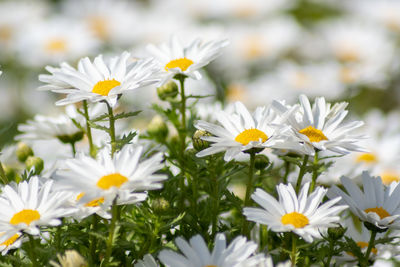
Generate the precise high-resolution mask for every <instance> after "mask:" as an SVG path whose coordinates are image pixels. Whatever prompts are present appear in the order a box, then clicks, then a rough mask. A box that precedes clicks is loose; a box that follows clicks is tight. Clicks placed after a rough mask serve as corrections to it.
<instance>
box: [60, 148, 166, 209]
mask: <svg viewBox="0 0 400 267" xmlns="http://www.w3.org/2000/svg"><path fill="white" fill-rule="evenodd" d="M110 154H111V153H110V148H109V147H108V146H107V147H105V148H103V149H102V150H100V151H99V152H98V154H97V160H96V159H93V158H91V157H89V156H85V155H83V154H80V155H78V156H77V158H75V159H68V160H66V161H65V162H64V165H65V168H66V169H63V170H60V171H58V172H57V180H58V186H59V188H60V189H64V190H68V191H72V192H75V193H78V194H80V193H82V194H83V195H82V196H81V198H80V201H81V203H85V204H86V205H90V204H89V203H94V202H93V201H95V203H96V204H97V205H99V204H100V205H101V206H102V207H104V208H105V209H106V208H107V207H109V206H110V205H111V204H112V201H113V200H114V199H115V197H116V196H118V199H117V203H118V204H128V203H136V202H139V201H143V200H145V199H146V197H147V194H146V193H139V192H143V191H144V190H154V189H159V188H161V187H162V184H161V183H160V182H161V181H163V180H165V179H166V178H167V177H166V176H165V175H163V174H156V173H155V172H157V171H158V170H160V169H161V168H162V167H163V164H162V163H161V161H162V154H161V153H158V154H156V155H154V156H152V157H150V158H148V159H145V160H142V161H140V157H141V156H142V154H143V147H142V146H139V147H134V146H133V145H126V146H124V147H123V148H122V150H120V151H118V152H116V153H115V154H114V158H112V157H111V155H110ZM97 205H96V206H97ZM91 206H93V205H91Z"/></svg>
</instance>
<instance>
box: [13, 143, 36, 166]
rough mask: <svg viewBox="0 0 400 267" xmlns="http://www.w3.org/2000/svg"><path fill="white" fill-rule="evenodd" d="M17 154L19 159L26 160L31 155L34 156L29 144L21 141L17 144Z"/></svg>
mask: <svg viewBox="0 0 400 267" xmlns="http://www.w3.org/2000/svg"><path fill="white" fill-rule="evenodd" d="M16 154H17V158H18V160H19V161H21V162H25V160H26V159H27V158H28V157H29V156H33V150H32V148H30V147H29V146H28V145H27V144H25V143H23V142H19V143H18V144H17V150H16Z"/></svg>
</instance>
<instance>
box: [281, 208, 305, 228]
mask: <svg viewBox="0 0 400 267" xmlns="http://www.w3.org/2000/svg"><path fill="white" fill-rule="evenodd" d="M281 222H282V223H283V224H284V225H286V224H291V225H293V226H294V227H296V228H303V227H304V226H306V225H307V224H308V223H309V221H308V218H307V217H306V216H304V215H303V214H301V213H298V212H295V211H294V212H291V213H287V214H285V215H283V216H282V218H281Z"/></svg>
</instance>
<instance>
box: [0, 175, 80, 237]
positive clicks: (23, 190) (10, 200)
mask: <svg viewBox="0 0 400 267" xmlns="http://www.w3.org/2000/svg"><path fill="white" fill-rule="evenodd" d="M52 189H53V181H52V180H47V179H46V180H43V181H41V182H39V177H37V176H34V177H32V178H30V180H29V182H27V181H23V182H21V183H19V184H18V185H16V184H14V186H10V185H6V186H5V187H4V188H3V191H2V194H1V196H0V215H1V217H0V229H2V230H3V231H5V232H6V233H5V234H3V235H2V236H1V237H0V241H1V242H4V241H5V240H9V238H10V237H12V236H14V235H15V234H17V233H19V232H21V231H23V232H26V233H28V234H31V235H38V234H39V233H40V231H39V227H40V226H42V225H51V226H57V225H59V224H61V221H60V220H59V218H61V217H64V216H68V215H70V214H71V213H72V212H73V210H72V209H70V208H64V207H63V206H64V204H65V201H66V199H67V198H68V196H69V194H66V193H65V192H62V191H59V192H53V191H52Z"/></svg>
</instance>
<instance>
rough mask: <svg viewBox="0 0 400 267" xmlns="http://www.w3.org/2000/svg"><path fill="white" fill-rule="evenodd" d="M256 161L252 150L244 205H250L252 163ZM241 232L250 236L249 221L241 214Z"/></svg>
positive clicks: (252, 175) (252, 174)
mask: <svg viewBox="0 0 400 267" xmlns="http://www.w3.org/2000/svg"><path fill="white" fill-rule="evenodd" d="M255 161H256V153H255V152H254V151H252V152H250V166H249V176H248V179H247V186H246V195H245V197H244V207H247V206H249V205H250V196H251V193H252V191H253V177H254V165H255ZM242 234H243V235H244V236H247V238H250V231H249V222H248V221H247V219H246V217H245V216H243V227H242Z"/></svg>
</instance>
